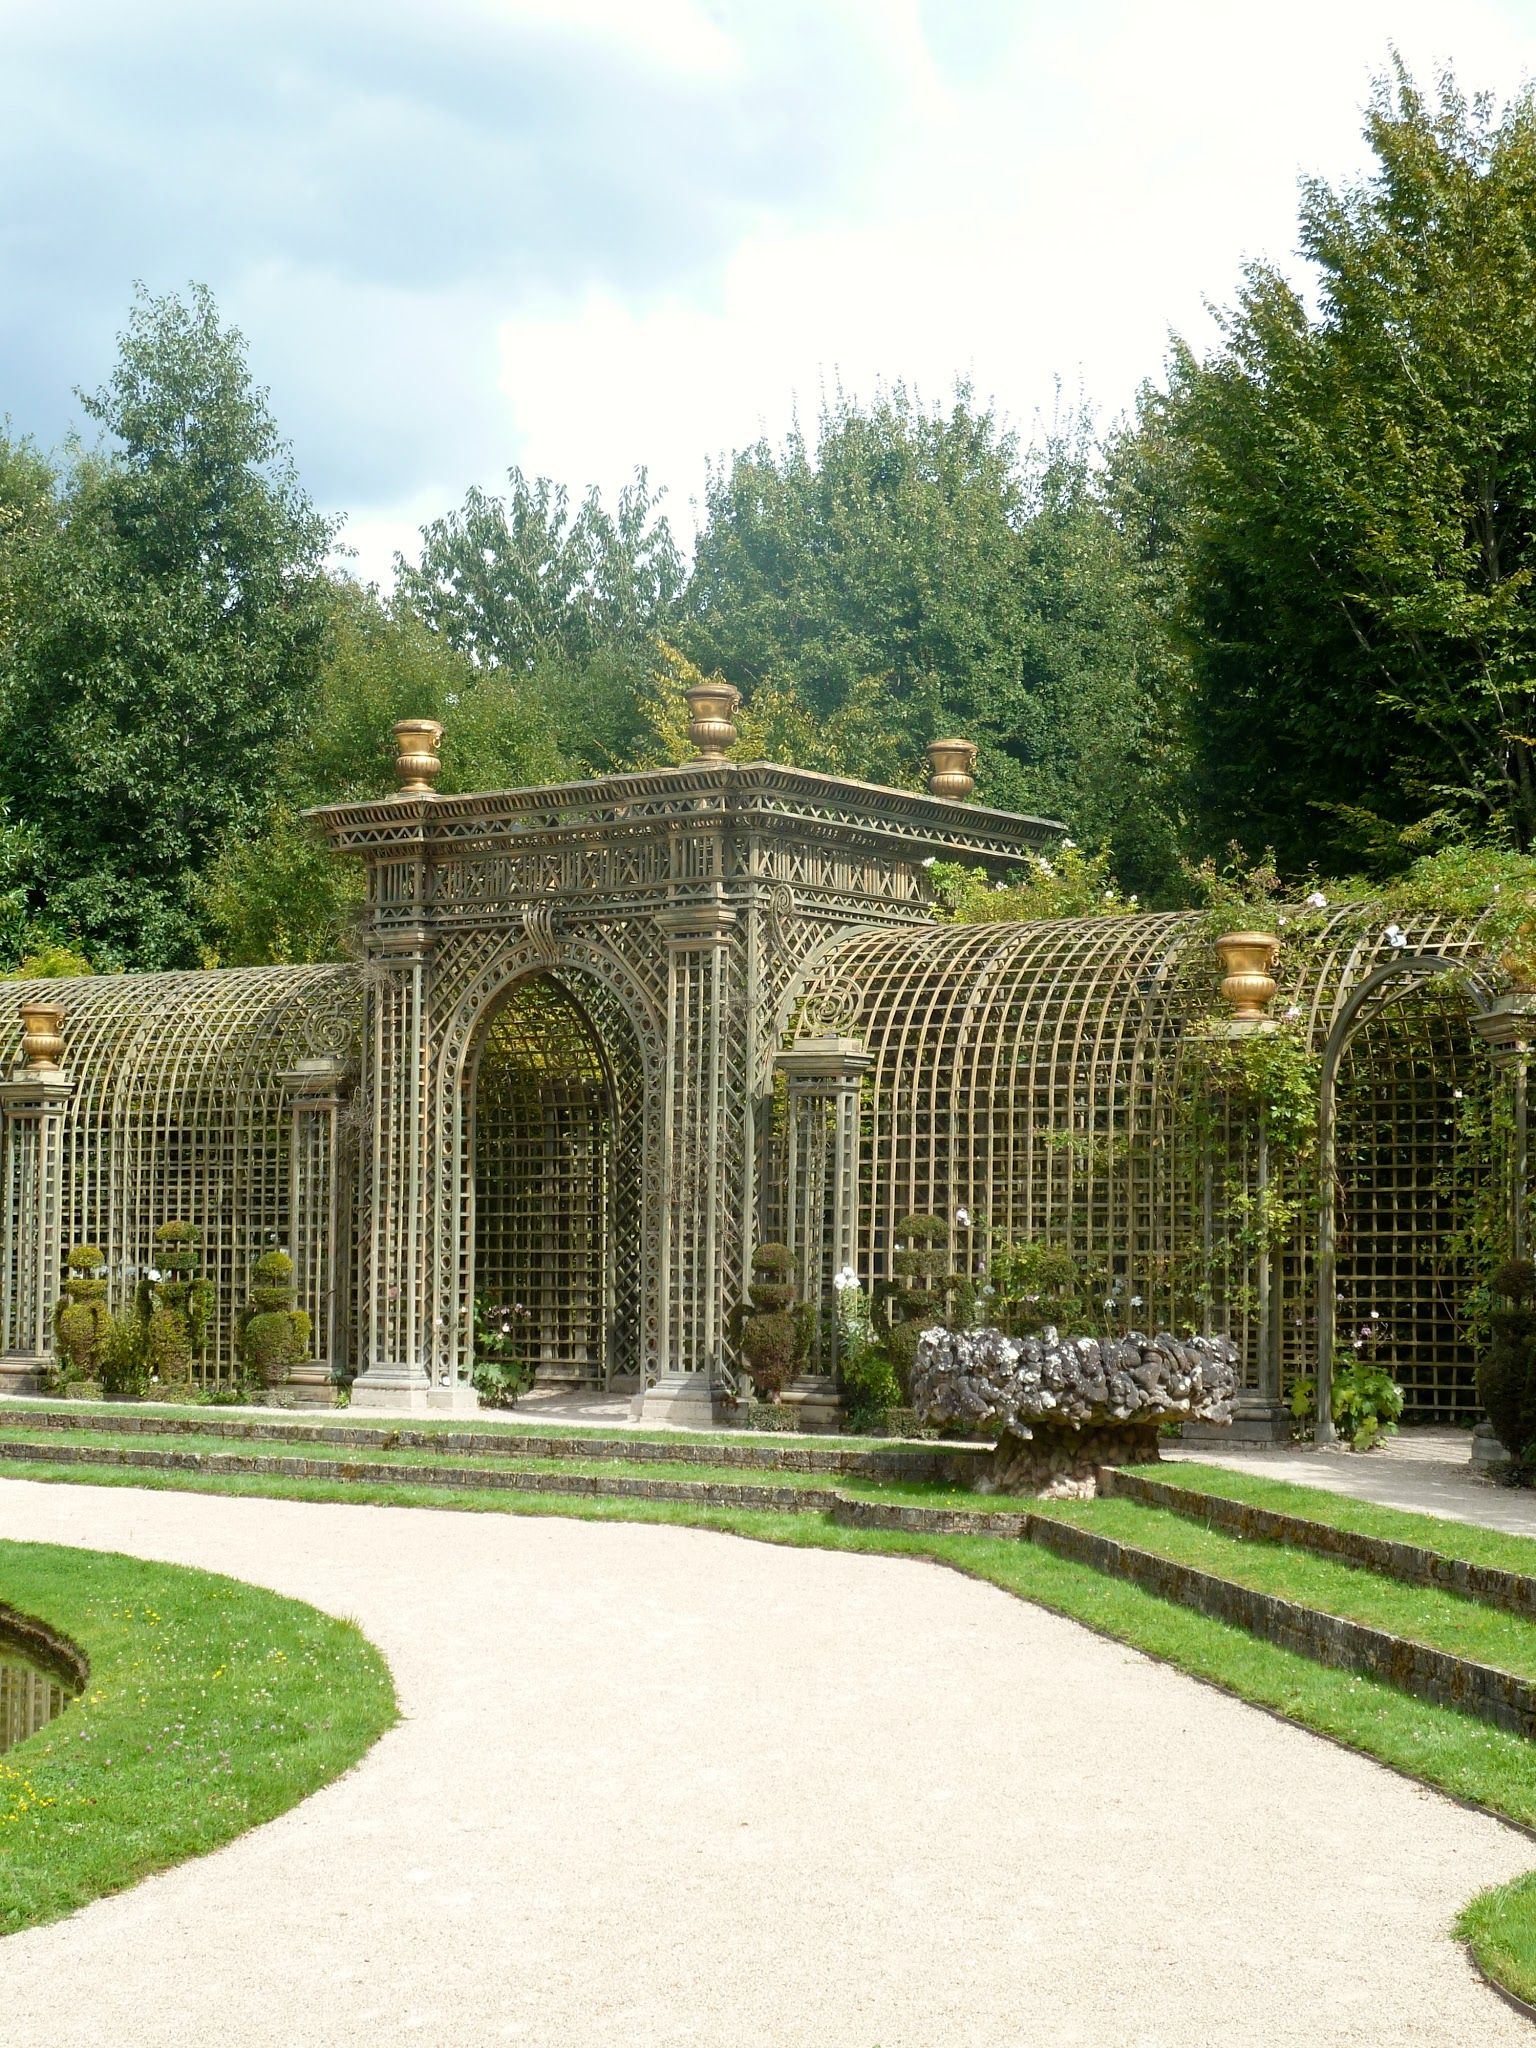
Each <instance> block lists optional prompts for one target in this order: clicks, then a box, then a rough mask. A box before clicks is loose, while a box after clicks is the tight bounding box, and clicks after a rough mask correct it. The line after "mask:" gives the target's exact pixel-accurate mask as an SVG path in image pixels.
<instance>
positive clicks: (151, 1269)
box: [148, 1266, 160, 1280]
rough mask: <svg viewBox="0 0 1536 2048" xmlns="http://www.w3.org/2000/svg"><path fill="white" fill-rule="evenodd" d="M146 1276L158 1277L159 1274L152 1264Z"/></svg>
mask: <svg viewBox="0 0 1536 2048" xmlns="http://www.w3.org/2000/svg"><path fill="white" fill-rule="evenodd" d="M148 1278H149V1279H151V1280H158V1279H159V1278H160V1275H159V1274H158V1273H157V1272H156V1270H155V1268H154V1267H153V1266H151V1267H150V1269H149V1274H148Z"/></svg>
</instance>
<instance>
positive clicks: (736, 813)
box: [306, 761, 1066, 863]
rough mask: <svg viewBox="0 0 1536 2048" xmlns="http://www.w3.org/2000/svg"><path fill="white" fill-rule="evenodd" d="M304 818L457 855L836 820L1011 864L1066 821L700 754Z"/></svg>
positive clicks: (892, 842) (893, 850) (884, 845)
mask: <svg viewBox="0 0 1536 2048" xmlns="http://www.w3.org/2000/svg"><path fill="white" fill-rule="evenodd" d="M306 816H308V817H312V818H314V819H315V820H316V822H317V823H318V824H319V825H320V826H321V827H322V828H323V829H324V830H325V832H326V833H327V834H328V835H329V836H330V838H331V840H332V841H333V842H334V843H335V844H336V845H337V846H338V847H341V848H343V849H346V850H350V851H353V852H359V853H364V852H368V851H370V850H372V849H375V848H382V847H386V846H388V847H410V848H419V847H423V846H427V845H432V846H434V847H436V848H438V849H439V850H441V851H444V852H447V851H451V850H455V849H456V848H458V847H459V846H461V845H462V844H463V843H464V842H465V841H474V840H477V839H497V840H499V839H502V838H503V837H510V836H516V837H521V836H522V835H523V834H536V835H540V836H552V837H565V836H568V835H570V834H585V833H590V832H591V831H593V830H594V829H599V830H604V831H613V830H615V829H623V828H625V827H631V828H636V827H638V828H640V829H645V828H651V829H655V828H657V827H659V826H661V825H676V824H679V823H686V822H688V821H689V820H694V821H698V822H703V821H704V820H705V819H709V820H711V821H712V822H714V823H716V824H733V823H746V824H750V825H753V826H755V827H756V828H757V829H759V830H761V831H764V832H769V833H773V832H788V833H795V832H797V831H803V830H804V829H805V828H806V827H812V828H815V827H818V826H819V827H830V828H832V829H834V830H836V831H838V832H839V833H841V834H843V835H846V836H847V837H848V838H850V839H853V840H857V841H860V842H862V843H863V844H865V845H867V846H868V847H869V848H870V850H871V851H878V852H880V853H882V854H883V855H885V856H886V857H891V856H895V857H898V858H901V857H905V858H908V859H920V858H922V857H923V856H924V855H925V854H928V853H939V854H942V853H950V854H957V855H960V856H962V857H964V858H967V859H973V860H981V861H984V862H993V863H1006V862H1008V861H1017V860H1020V859H1022V858H1023V857H1024V855H1025V854H1027V853H1029V852H1031V851H1033V850H1034V849H1035V848H1036V847H1039V846H1045V845H1049V844H1051V843H1052V842H1053V841H1054V840H1056V839H1057V838H1059V837H1060V835H1061V834H1062V832H1063V831H1064V830H1065V829H1066V828H1065V827H1064V826H1063V825H1060V824H1058V823H1056V822H1055V821H1054V820H1052V819H1049V818H1031V817H1023V816H1018V815H1016V814H1014V813H1013V812H1011V811H993V810H987V809H985V808H984V807H982V806H981V805H978V804H969V803H956V802H951V801H950V800H948V799H946V798H944V797H935V796H928V795H923V794H921V793H919V792H917V791H914V790H908V789H887V788H883V787H882V786H880V785H879V784H877V783H869V782H855V781H853V780H851V779H849V778H846V777H843V776H837V775H821V774H818V773H817V772H816V771H815V770H814V769H810V768H784V767H779V766H777V765H775V764H774V763H772V762H766V761H744V762H738V761H695V762H690V763H689V764H688V766H686V767H683V768H647V769H642V770H640V771H638V772H637V773H635V774H631V775H608V776H602V777H599V778H597V779H596V780H594V781H591V782H567V783H556V784H553V785H551V786H550V787H547V788H543V789H510V790H492V791H487V792H484V793H482V794H477V795H470V796H435V797H429V798H428V797H416V798H412V797H402V796H391V797H379V798H374V799H372V800H370V801H369V802H366V803H352V804H326V805H322V806H320V807H319V808H317V809H315V810H312V811H309V812H307V813H306Z"/></svg>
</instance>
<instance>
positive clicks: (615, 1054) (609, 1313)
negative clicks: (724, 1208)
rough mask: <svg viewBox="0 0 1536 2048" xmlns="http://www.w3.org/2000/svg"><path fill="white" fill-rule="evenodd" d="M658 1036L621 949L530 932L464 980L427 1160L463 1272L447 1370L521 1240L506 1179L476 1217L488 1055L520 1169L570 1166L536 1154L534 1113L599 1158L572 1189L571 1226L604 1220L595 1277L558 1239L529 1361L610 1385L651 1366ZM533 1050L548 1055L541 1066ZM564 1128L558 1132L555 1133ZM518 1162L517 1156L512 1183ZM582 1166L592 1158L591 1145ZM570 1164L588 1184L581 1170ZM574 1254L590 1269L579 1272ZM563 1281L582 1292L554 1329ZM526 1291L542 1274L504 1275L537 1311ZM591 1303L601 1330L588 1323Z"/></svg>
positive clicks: (500, 1113)
mask: <svg viewBox="0 0 1536 2048" xmlns="http://www.w3.org/2000/svg"><path fill="white" fill-rule="evenodd" d="M659 1045H660V1032H659V1028H658V1026H657V1023H656V1020H655V1019H654V1017H653V1016H652V1015H651V1012H650V1008H649V1005H648V1004H647V1002H646V1001H645V998H644V996H643V994H642V993H641V992H640V991H639V990H638V989H637V988H636V987H635V986H634V985H633V984H632V982H631V980H630V978H629V977H628V976H627V974H626V972H625V969H624V967H623V965H622V963H620V962H619V961H617V960H615V959H614V958H613V957H612V956H611V955H609V954H607V953H605V952H604V951H603V950H602V949H601V948H598V947H596V946H591V945H588V944H586V943H585V942H582V941H579V940H577V939H576V938H574V937H568V938H567V939H566V940H565V941H564V942H563V943H560V944H544V945H541V946H539V947H537V948H535V947H532V946H526V945H520V946H517V947H513V948H506V949H503V950H502V952H501V953H500V954H499V955H498V956H497V957H496V958H494V959H493V960H492V961H490V962H489V963H487V964H485V965H484V966H482V967H480V969H479V971H478V972H476V973H475V975H474V976H473V978H472V979H470V980H468V981H466V982H465V983H464V984H463V985H462V987H461V992H460V996H459V1000H458V1003H457V1005H456V1006H455V1009H454V1011H453V1013H452V1016H451V1020H450V1022H449V1024H448V1027H447V1029H446V1033H445V1039H444V1052H443V1055H442V1057H441V1058H440V1061H439V1087H440V1089H441V1090H442V1110H441V1125H440V1129H441V1131H442V1133H443V1137H444V1142H443V1143H442V1145H441V1147H440V1150H439V1152H438V1170H439V1172H440V1173H441V1174H442V1176H443V1180H444V1194H445V1197H446V1198H447V1200H446V1204H445V1212H446V1213H447V1214H448V1215H449V1216H450V1217H451V1218H452V1219H453V1223H454V1242H453V1244H452V1247H451V1249H450V1248H449V1247H446V1246H445V1250H447V1251H448V1253H449V1258H450V1260H451V1264H452V1267H453V1269H454V1270H456V1272H457V1275H458V1286H457V1292H458V1301H459V1311H460V1312H459V1316H458V1320H457V1329H456V1332H455V1336H456V1338H457V1343H456V1346H455V1353H456V1358H455V1364H454V1366H453V1367H451V1368H450V1370H451V1371H453V1372H454V1373H455V1374H457V1375H465V1376H467V1374H468V1372H469V1370H470V1367H471V1359H472V1345H471V1341H470V1340H471V1334H472V1323H473V1311H474V1303H475V1299H476V1296H477V1295H478V1296H480V1297H481V1299H482V1300H483V1299H485V1297H486V1283H487V1282H488V1281H489V1280H490V1279H491V1278H492V1277H493V1276H494V1278H495V1280H496V1283H497V1285H496V1289H495V1291H497V1292H504V1291H505V1288H504V1285H503V1283H506V1282H508V1281H509V1280H511V1279H512V1278H513V1277H514V1276H515V1275H516V1273H517V1271H518V1261H519V1256H520V1255H518V1254H516V1253H515V1250H514V1247H515V1244H516V1241H517V1233H516V1228H515V1227H514V1226H513V1223H512V1215H513V1211H514V1210H515V1207H516V1199H517V1198H516V1197H515V1196H514V1195H512V1194H510V1193H509V1192H507V1190H506V1189H505V1188H504V1189H503V1190H502V1192H500V1193H499V1194H498V1193H495V1192H493V1193H492V1197H491V1199H492V1203H493V1209H492V1211H491V1212H489V1213H490V1214H492V1215H494V1214H499V1215H500V1218H501V1221H500V1223H499V1224H495V1225H493V1224H492V1223H491V1222H490V1221H488V1220H487V1221H485V1222H484V1228H483V1229H482V1216H481V1208H480V1201H479V1196H480V1193H481V1188H482V1186H483V1184H484V1178H485V1176H484V1171H483V1161H482V1159H481V1154H482V1153H483V1152H484V1150H485V1141H486V1139H487V1138H488V1137H489V1135H490V1134H489V1131H488V1130H487V1129H485V1128H483V1127H481V1126H480V1125H479V1121H478V1117H477V1110H478V1106H479V1096H480V1084H481V1080H482V1078H483V1076H484V1074H485V1071H486V1061H487V1056H488V1055H489V1056H490V1059H491V1065H492V1070H493V1073H494V1072H497V1071H499V1073H500V1076H501V1078H500V1079H499V1080H494V1079H493V1081H492V1087H493V1089H497V1090H499V1091H500V1093H499V1096H498V1097H497V1099H496V1100H495V1101H494V1102H493V1103H492V1104H491V1105H490V1107H491V1112H492V1114H493V1116H496V1117H498V1118H500V1119H501V1122H502V1128H503V1130H504V1131H505V1130H507V1129H508V1121H507V1120H508V1119H509V1118H510V1119H513V1120H516V1119H517V1118H519V1117H520V1118H521V1120H522V1130H523V1136H522V1138H520V1139H515V1140H513V1141H512V1142H513V1143H514V1145H521V1146H522V1147H523V1148H524V1150H523V1152H522V1154H521V1156H522V1158H523V1159H524V1161H525V1167H526V1173H530V1174H531V1173H535V1172H537V1173H542V1174H543V1175H544V1176H545V1178H546V1180H547V1182H548V1184H549V1185H550V1186H551V1187H554V1186H556V1185H558V1184H559V1183H560V1182H561V1180H562V1176H565V1177H566V1178H567V1179H569V1178H570V1173H571V1169H572V1166H573V1160H572V1159H568V1160H567V1162H566V1166H565V1167H564V1168H562V1167H561V1166H560V1165H559V1164H558V1163H557V1161H556V1159H555V1158H554V1157H552V1156H550V1157H546V1158H545V1159H544V1163H543V1164H542V1165H536V1161H535V1152H534V1150H533V1149H532V1147H533V1144H534V1140H533V1137H532V1135H531V1130H532V1126H531V1124H530V1121H529V1120H530V1119H535V1120H536V1121H538V1122H540V1123H541V1124H542V1125H544V1126H546V1127H547V1130H548V1132H549V1134H550V1135H549V1136H548V1139H547V1143H548V1144H549V1145H551V1146H554V1145H557V1143H564V1144H566V1145H568V1146H571V1147H575V1148H577V1149H578V1150H580V1149H582V1148H585V1147H587V1146H589V1145H590V1146H592V1147H595V1148H597V1150H598V1151H600V1152H601V1154H602V1158H603V1161H604V1162H605V1163H604V1164H603V1166H602V1168H601V1174H600V1181H601V1186H600V1190H599V1187H598V1183H597V1181H595V1180H594V1181H592V1182H591V1185H590V1188H589V1193H588V1194H584V1195H583V1197H582V1200H583V1205H584V1206H583V1216H584V1217H585V1221H584V1222H583V1223H581V1224H580V1226H579V1228H578V1229H577V1231H576V1233H575V1234H576V1235H577V1236H579V1235H580V1234H581V1232H583V1231H585V1232H587V1233H588V1234H589V1235H593V1236H595V1235H600V1237H601V1241H602V1251H601V1258H600V1260H598V1262H597V1263H598V1264H599V1265H600V1266H601V1269H602V1270H601V1274H600V1277H599V1278H598V1279H597V1280H594V1279H592V1278H591V1277H590V1275H591V1273H592V1271H594V1270H595V1268H594V1267H593V1266H592V1265H591V1264H590V1263H589V1262H587V1261H586V1255H585V1254H583V1255H578V1254H577V1252H576V1251H575V1249H574V1246H573V1245H571V1244H567V1245H566V1246H565V1248H564V1249H563V1250H559V1251H558V1255H557V1256H556V1257H555V1260H554V1268H553V1270H554V1271H555V1274H556V1279H555V1281H554V1283H553V1284H552V1286H551V1288H548V1289H546V1290H545V1292H544V1295H543V1297H542V1307H539V1308H538V1310H537V1317H536V1315H535V1314H534V1313H530V1315H529V1317H528V1318H527V1319H526V1320H527V1321H528V1323H529V1325H530V1329H529V1336H530V1339H533V1337H534V1334H535V1333H534V1332H533V1330H532V1328H531V1325H532V1324H533V1322H534V1321H535V1320H536V1319H539V1320H541V1321H542V1326H543V1327H542V1330H541V1332H540V1334H539V1335H538V1338H537V1342H538V1345H539V1348H540V1352H541V1356H540V1357H539V1358H538V1359H537V1360H536V1361H535V1362H537V1363H539V1364H540V1368H541V1372H542V1373H543V1376H544V1377H546V1378H570V1379H575V1380H584V1381H588V1382H598V1381H600V1382H601V1383H602V1384H604V1385H610V1386H611V1385H612V1384H613V1383H614V1382H615V1381H634V1380H636V1379H637V1378H638V1377H640V1376H644V1377H645V1378H647V1379H654V1377H655V1359H656V1346H657V1330H658V1312H657V1298H658V1292H659V1270H658V1268H659V1258H658V1247H657V1244H656V1241H655V1232H654V1228H647V1219H648V1218H654V1216H655V1213H656V1204H657V1201H658V1199H659V1196H658V1190H659V1187H660V1183H661V1174H660V1166H659V1162H658V1159H657V1148H658V1145H659V1106H658V1105H659V1101H660V1090H661V1069H660V1060H659ZM541 1060H542V1061H543V1063H544V1066H545V1068H546V1069H547V1071H546V1073H545V1078H544V1080H543V1081H542V1082H541V1081H539V1080H538V1074H539V1062H540V1061H541ZM594 1061H595V1062H596V1063H597V1064H596V1068H595V1069H594V1066H593V1062H594ZM599 1074H600V1076H601V1082H602V1094H601V1096H600V1095H599V1093H598V1088H597V1075H599ZM519 1075H520V1076H521V1078H518V1076H519ZM583 1091H585V1093H584V1092H583ZM561 1129H563V1131H564V1133H565V1136H564V1138H563V1139H559V1138H558V1137H557V1135H556V1134H557V1133H558V1132H559V1131H560V1130H561ZM539 1143H540V1144H541V1145H543V1144H545V1143H546V1140H545V1139H542V1138H541V1139H540V1140H539ZM523 1172H524V1169H517V1170H516V1171H514V1173H513V1176H512V1179H513V1183H517V1182H518V1179H519V1174H521V1173H523ZM592 1173H593V1175H598V1173H599V1169H598V1166H597V1162H596V1156H595V1154H594V1157H593V1164H592ZM576 1178H577V1179H578V1180H581V1181H582V1184H583V1185H584V1186H586V1185H588V1183H587V1181H586V1180H585V1179H584V1178H583V1176H580V1175H578V1176H576ZM450 1190H451V1193H450ZM509 1202H510V1203H511V1204H512V1208H511V1209H509V1208H508V1206H507V1205H508V1203H509ZM497 1204H499V1205H500V1207H499V1210H498V1209H497V1207H496V1206H495V1205H497ZM493 1229H500V1230H501V1231H502V1232H503V1239H502V1247H501V1250H500V1251H497V1252H495V1253H494V1254H493V1263H492V1264H491V1265H489V1266H483V1265H482V1264H481V1260H480V1258H479V1256H478V1253H479V1251H480V1249H481V1247H480V1245H479V1244H478V1243H477V1239H482V1238H484V1240H485V1243H486V1248H487V1250H488V1251H489V1249H490V1239H489V1235H488V1233H490V1232H491V1231H492V1230H493ZM508 1231H510V1232H511V1236H510V1237H508V1236H507V1234H506V1233H507V1232H508ZM549 1249H551V1250H552V1251H553V1250H555V1249H556V1248H555V1247H553V1246H551V1247H549ZM595 1256H596V1255H595V1252H594V1257H595ZM578 1268H580V1269H581V1270H582V1272H583V1273H584V1274H585V1275H586V1276H587V1277H583V1278H581V1279H579V1280H578V1279H577V1277H576V1276H577V1270H578ZM562 1287H571V1288H574V1289H576V1290H577V1291H578V1292H579V1294H580V1297H581V1300H582V1302H583V1304H584V1305H583V1306H582V1307H581V1308H580V1310H579V1312H576V1313H574V1315H568V1316H567V1318H566V1321H567V1323H568V1325H569V1327H568V1328H567V1330H566V1333H565V1335H564V1336H561V1335H559V1334H558V1333H557V1329H556V1325H557V1323H558V1322H559V1320H560V1319H559V1318H558V1317H557V1316H556V1315H555V1314H554V1310H555V1304H556V1302H557V1301H558V1299H559V1298H560V1290H561V1288H562ZM530 1292H535V1293H536V1292H538V1290H536V1289H533V1288H531V1287H529V1286H527V1285H525V1286H524V1289H523V1291H522V1292H521V1293H519V1292H517V1291H513V1292H512V1294H511V1296H510V1300H511V1302H512V1304H513V1305H514V1306H515V1305H516V1303H517V1302H518V1301H519V1300H521V1301H523V1303H524V1307H525V1308H527V1309H529V1310H530V1311H534V1309H535V1304H534V1303H531V1302H529V1301H528V1299H527V1295H528V1294H529V1293H530ZM575 1299H576V1296H575V1295H571V1296H570V1297H568V1300H569V1301H574V1300H575ZM599 1319H600V1320H601V1323H602V1335H601V1341H599V1339H598V1337H597V1335H596V1334H595V1332H596V1330H597V1325H598V1321H599Z"/></svg>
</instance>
